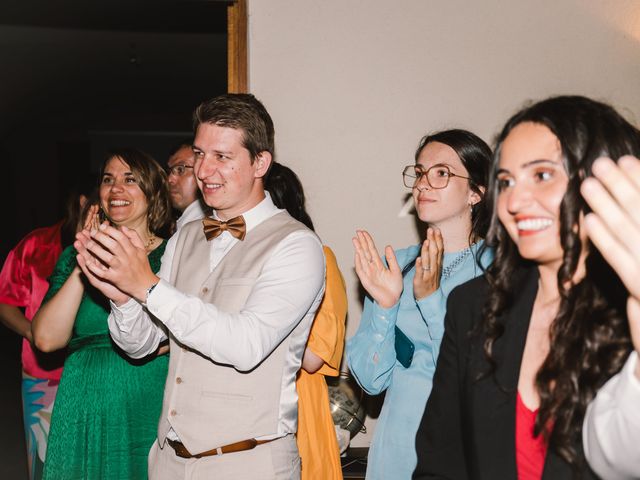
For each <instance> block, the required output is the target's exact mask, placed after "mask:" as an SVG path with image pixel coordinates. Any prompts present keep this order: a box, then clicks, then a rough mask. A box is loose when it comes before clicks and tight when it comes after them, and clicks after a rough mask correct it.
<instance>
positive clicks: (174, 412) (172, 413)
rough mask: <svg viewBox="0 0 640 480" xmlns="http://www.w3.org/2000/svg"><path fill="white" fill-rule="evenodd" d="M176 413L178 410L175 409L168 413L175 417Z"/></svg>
mask: <svg viewBox="0 0 640 480" xmlns="http://www.w3.org/2000/svg"><path fill="white" fill-rule="evenodd" d="M177 414H178V412H176V411H175V409H174V410H171V411H170V412H169V415H171V416H172V417H175V416H176V415H177Z"/></svg>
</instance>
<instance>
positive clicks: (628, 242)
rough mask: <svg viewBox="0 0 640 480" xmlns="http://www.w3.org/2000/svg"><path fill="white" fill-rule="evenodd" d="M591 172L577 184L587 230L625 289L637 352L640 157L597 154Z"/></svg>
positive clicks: (639, 347)
mask: <svg viewBox="0 0 640 480" xmlns="http://www.w3.org/2000/svg"><path fill="white" fill-rule="evenodd" d="M593 174H594V178H588V179H586V180H585V181H584V182H583V183H582V186H581V192H582V195H583V197H584V198H585V200H586V201H587V203H588V204H589V206H590V207H591V208H592V209H593V213H589V214H588V215H587V216H586V217H585V226H586V230H587V234H588V235H589V237H590V238H591V241H592V242H593V243H594V245H595V246H596V247H597V248H598V250H600V252H601V253H602V256H603V257H604V258H605V259H606V260H607V262H609V264H610V265H611V267H612V268H613V269H614V270H615V271H616V273H617V274H618V276H619V277H620V279H621V280H622V282H623V283H624V284H625V286H626V287H627V290H629V300H628V302H627V315H628V317H629V328H630V330H631V338H632V340H633V345H634V348H635V350H636V351H637V352H638V353H640V281H638V279H639V278H640V208H638V206H639V205H640V160H638V159H637V158H634V157H630V156H626V157H622V158H621V159H620V160H619V161H618V163H617V164H616V163H615V162H613V161H612V160H610V159H608V158H601V159H598V160H596V162H595V163H594V164H593ZM639 365H640V364H639ZM636 375H637V376H638V377H639V378H640V368H639V369H638V370H637V371H636Z"/></svg>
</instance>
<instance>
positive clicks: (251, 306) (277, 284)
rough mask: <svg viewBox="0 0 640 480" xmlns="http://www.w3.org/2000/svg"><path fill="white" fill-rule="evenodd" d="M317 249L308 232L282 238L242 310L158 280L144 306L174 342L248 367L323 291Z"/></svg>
mask: <svg viewBox="0 0 640 480" xmlns="http://www.w3.org/2000/svg"><path fill="white" fill-rule="evenodd" d="M324 279H325V265H324V255H323V253H322V246H321V244H320V242H319V241H318V239H317V237H315V235H312V234H310V233H309V232H294V233H292V234H290V235H289V236H287V237H286V238H285V239H284V240H283V241H282V242H280V245H278V247H277V248H276V249H275V251H274V252H273V254H272V256H271V258H270V259H269V260H267V262H266V263H265V265H264V267H263V270H262V272H261V274H260V276H259V278H258V280H257V282H256V283H255V285H254V287H253V289H252V291H251V294H250V296H249V299H248V300H247V303H246V304H245V306H244V308H243V309H242V310H241V311H240V312H237V313H230V312H225V311H222V310H220V309H219V308H218V307H216V306H215V305H213V304H211V303H206V302H204V301H203V300H201V299H200V298H198V297H195V296H191V295H187V294H184V293H182V292H180V291H179V290H178V289H176V288H175V287H173V286H172V285H170V284H169V282H167V281H165V280H162V281H160V283H159V284H158V285H157V286H156V288H155V289H154V290H153V292H152V293H151V294H150V295H149V298H148V299H147V307H148V309H149V311H150V312H151V313H152V314H153V315H154V316H155V317H156V318H157V319H158V320H159V321H161V322H162V323H163V324H164V325H165V326H166V327H167V328H168V329H169V330H170V331H171V334H172V335H173V336H174V337H175V339H176V340H178V341H179V342H180V343H182V344H184V345H185V346H187V347H190V348H192V349H194V350H196V351H198V352H200V353H202V354H203V355H205V356H207V357H209V358H211V359H212V360H214V361H215V362H218V363H224V364H228V365H233V366H234V367H235V368H237V369H238V370H240V371H247V370H251V369H252V368H254V367H255V366H256V365H258V364H259V363H260V362H261V361H262V360H264V359H265V358H266V357H267V356H268V355H269V354H270V353H271V352H272V351H273V350H274V349H275V348H276V347H277V346H278V345H279V344H280V342H282V340H284V339H285V338H286V337H287V336H288V335H289V334H290V333H291V331H292V330H293V329H294V328H295V327H296V325H297V324H298V323H299V322H300V320H302V318H304V317H305V315H307V314H308V313H309V312H311V313H314V312H315V310H316V308H317V306H318V305H319V303H320V300H321V298H322V293H323V291H324Z"/></svg>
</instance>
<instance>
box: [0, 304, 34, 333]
mask: <svg viewBox="0 0 640 480" xmlns="http://www.w3.org/2000/svg"><path fill="white" fill-rule="evenodd" d="M0 322H2V324H3V325H4V326H5V327H7V328H8V329H10V330H13V331H14V332H16V333H17V334H18V335H20V336H22V337H24V338H26V339H27V340H29V341H31V340H32V337H31V322H29V320H28V319H27V317H25V316H24V314H23V313H22V311H21V310H20V309H19V308H18V307H14V306H13V305H7V304H4V303H0Z"/></svg>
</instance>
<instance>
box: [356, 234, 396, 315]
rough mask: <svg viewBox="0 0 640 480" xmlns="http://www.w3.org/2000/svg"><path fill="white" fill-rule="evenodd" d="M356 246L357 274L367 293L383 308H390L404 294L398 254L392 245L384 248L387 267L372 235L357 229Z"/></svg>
mask: <svg viewBox="0 0 640 480" xmlns="http://www.w3.org/2000/svg"><path fill="white" fill-rule="evenodd" d="M352 241H353V246H354V248H355V267H356V274H357V275H358V278H359V279H360V282H361V283H362V286H363V287H364V289H365V290H366V291H367V293H368V294H369V295H370V296H371V298H373V299H374V300H375V301H376V303H377V304H378V305H380V306H381V307H382V308H390V307H392V306H393V305H395V304H396V303H397V302H398V300H400V295H401V294H402V288H403V287H402V272H401V270H400V267H399V265H398V261H397V260H396V255H395V254H394V253H393V249H392V248H391V246H390V245H387V246H386V247H385V249H384V254H385V258H386V259H387V264H388V265H389V267H388V268H387V267H386V266H385V265H384V263H383V262H382V260H381V259H380V256H379V254H378V250H377V248H376V245H375V243H374V241H373V238H372V237H371V235H369V233H368V232H366V231H364V230H357V231H356V236H355V237H353V239H352Z"/></svg>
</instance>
